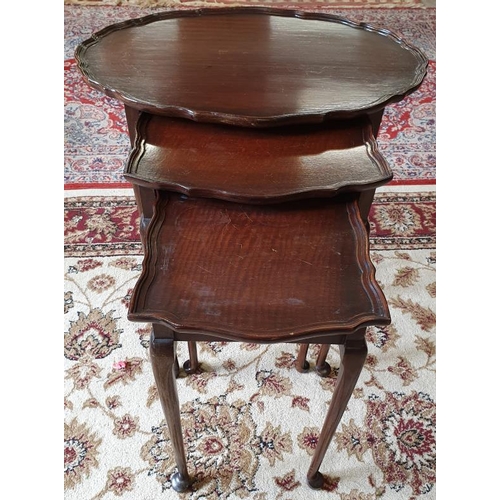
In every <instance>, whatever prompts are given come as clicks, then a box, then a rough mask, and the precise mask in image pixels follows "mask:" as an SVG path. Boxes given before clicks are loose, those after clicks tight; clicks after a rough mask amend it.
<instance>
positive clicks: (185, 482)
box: [170, 472, 191, 493]
mask: <svg viewBox="0 0 500 500" xmlns="http://www.w3.org/2000/svg"><path fill="white" fill-rule="evenodd" d="M170 482H171V483H172V488H173V489H174V490H175V491H177V492H178V493H182V492H183V491H186V490H187V489H188V488H189V486H190V484H191V480H190V479H189V476H188V477H184V476H182V475H181V474H180V473H179V472H176V473H175V474H173V475H172V477H171V478H170Z"/></svg>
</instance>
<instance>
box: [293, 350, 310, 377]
mask: <svg viewBox="0 0 500 500" xmlns="http://www.w3.org/2000/svg"><path fill="white" fill-rule="evenodd" d="M308 349H309V344H300V347H299V354H298V356H297V360H296V361H295V368H296V370H297V371H298V372H300V373H305V372H307V371H308V370H309V361H307V359H306V356H307V351H308Z"/></svg>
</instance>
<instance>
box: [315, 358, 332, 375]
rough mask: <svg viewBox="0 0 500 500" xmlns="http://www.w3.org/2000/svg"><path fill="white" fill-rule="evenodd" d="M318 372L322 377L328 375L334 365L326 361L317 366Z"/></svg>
mask: <svg viewBox="0 0 500 500" xmlns="http://www.w3.org/2000/svg"><path fill="white" fill-rule="evenodd" d="M316 373H317V374H318V375H319V376H320V377H328V375H330V373H332V367H331V366H330V365H329V364H328V363H327V362H326V361H325V362H324V363H323V364H321V365H317V366H316Z"/></svg>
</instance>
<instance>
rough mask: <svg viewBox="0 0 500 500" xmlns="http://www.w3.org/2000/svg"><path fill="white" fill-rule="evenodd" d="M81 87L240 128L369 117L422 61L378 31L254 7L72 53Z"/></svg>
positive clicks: (400, 92)
mask: <svg viewBox="0 0 500 500" xmlns="http://www.w3.org/2000/svg"><path fill="white" fill-rule="evenodd" d="M75 56H76V58H77V62H78V67H79V69H80V71H81V72H82V74H83V76H84V78H85V79H86V81H87V82H88V83H89V84H90V85H92V86H93V87H95V88H97V89H99V90H101V91H102V92H104V93H105V94H106V95H108V96H111V97H115V98H117V99H119V100H121V101H122V102H123V103H124V104H125V105H127V106H130V107H132V108H135V109H137V110H140V111H147V112H150V113H153V114H160V115H167V116H172V117H183V118H188V119H191V120H195V121H201V122H215V123H217V122H219V123H226V124H231V125H241V126H254V127H259V126H262V127H264V126H276V125H283V124H295V123H318V122H322V121H324V120H326V119H337V118H342V119H344V118H352V117H355V116H358V115H360V114H366V113H370V112H375V111H378V110H380V109H382V108H383V107H385V106H386V105H387V104H388V103H391V102H397V101H399V100H401V99H403V98H404V97H405V95H407V94H409V93H410V92H412V91H414V90H415V89H416V88H418V86H419V85H420V83H421V82H422V80H423V78H424V76H425V73H426V70H427V59H426V57H425V56H424V54H423V53H422V52H421V51H420V50H419V49H417V48H415V47H413V46H411V45H409V44H408V43H406V42H405V41H404V40H402V39H401V38H399V37H398V36H396V35H395V34H393V33H392V32H390V31H388V30H385V29H378V28H375V27H373V26H370V25H367V24H364V23H361V24H357V23H354V22H352V21H349V20H347V19H344V18H340V17H338V16H335V15H330V14H323V13H306V12H301V11H294V10H282V9H274V8H261V7H230V8H223V9H198V10H182V11H168V12H162V13H157V14H152V15H149V16H146V17H142V18H139V19H132V20H129V21H125V22H122V23H118V24H114V25H111V26H108V27H107V28H104V29H103V30H101V31H99V32H97V33H95V34H94V35H93V36H92V37H91V38H90V39H88V40H86V41H84V42H83V43H81V44H80V45H79V46H78V48H77V49H76V53H75Z"/></svg>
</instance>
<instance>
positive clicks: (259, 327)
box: [129, 191, 390, 343]
mask: <svg viewBox="0 0 500 500" xmlns="http://www.w3.org/2000/svg"><path fill="white" fill-rule="evenodd" d="M157 196H158V199H157V203H156V207H155V215H154V217H153V219H152V220H151V223H150V226H149V228H148V231H147V234H146V241H145V259H144V264H143V271H142V275H141V277H140V279H139V281H138V282H137V285H136V288H135V290H134V294H133V297H132V300H131V303H130V308H129V319H131V320H132V321H146V322H162V323H164V324H166V325H167V326H168V327H170V328H171V329H172V330H173V331H175V332H183V333H189V332H192V333H200V332H201V333H206V334H207V336H208V337H207V338H210V335H213V336H214V338H218V339H221V338H224V339H227V340H237V341H243V342H247V341H248V342H264V343H265V342H280V341H281V342H296V341H306V340H307V339H308V338H309V337H310V336H311V335H312V334H323V333H324V334H325V335H327V334H332V333H333V334H335V333H339V334H341V333H345V334H349V333H352V332H354V331H355V330H356V329H358V328H360V327H363V326H368V325H373V324H377V325H385V324H389V323H390V316H389V311H388V308H387V303H386V301H385V298H384V295H383V293H382V291H381V289H380V287H379V285H378V284H377V282H376V280H375V270H374V267H373V265H372V263H371V261H370V258H369V252H368V235H367V232H366V229H365V226H364V224H363V221H362V220H361V217H360V214H359V210H358V206H357V196H356V195H354V194H353V195H345V196H337V197H335V198H329V199H328V198H324V199H311V200H302V201H294V202H288V203H281V204H278V205H247V204H238V203H231V202H227V201H223V200H216V199H203V198H189V197H186V196H183V195H180V194H177V193H168V192H162V191H159V192H157ZM185 339H186V337H185V336H184V338H183V340H185Z"/></svg>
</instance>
